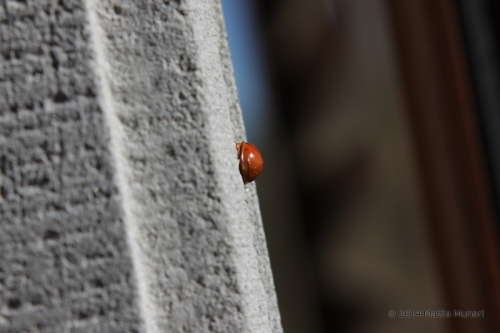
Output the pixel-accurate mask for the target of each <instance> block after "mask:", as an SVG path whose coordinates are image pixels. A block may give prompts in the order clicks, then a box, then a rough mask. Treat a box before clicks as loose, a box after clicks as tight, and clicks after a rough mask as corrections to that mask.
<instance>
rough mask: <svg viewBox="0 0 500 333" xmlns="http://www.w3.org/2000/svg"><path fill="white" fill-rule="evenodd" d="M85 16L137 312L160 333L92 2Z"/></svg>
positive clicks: (150, 329)
mask: <svg viewBox="0 0 500 333" xmlns="http://www.w3.org/2000/svg"><path fill="white" fill-rule="evenodd" d="M83 1H84V3H85V8H86V12H87V17H88V24H87V29H88V31H89V33H90V40H91V43H92V45H93V50H94V61H93V65H94V68H93V69H94V75H95V78H96V85H97V87H98V91H99V93H98V94H97V95H98V100H99V102H100V106H101V109H102V111H103V114H104V115H105V117H104V119H105V120H106V125H107V126H106V127H107V130H108V133H109V138H110V147H109V150H110V152H111V155H112V157H113V160H114V163H113V165H114V169H115V177H114V180H115V183H116V186H117V187H118V190H119V192H120V194H121V209H122V211H123V220H124V225H125V229H126V230H125V231H126V235H127V243H128V245H129V248H130V256H131V260H132V264H133V272H134V275H135V280H136V283H137V294H138V295H137V296H138V299H139V302H138V304H139V311H140V314H141V316H142V319H143V325H144V326H143V327H144V329H145V332H147V333H157V332H160V330H159V328H158V327H157V326H156V325H155V324H156V320H155V307H154V306H153V304H152V302H151V300H150V299H149V296H148V295H149V294H150V292H149V290H148V289H149V288H148V283H147V281H148V276H150V274H151V272H148V268H147V266H146V265H144V263H143V262H142V260H141V251H140V246H139V240H138V239H137V238H136V237H135V236H137V235H138V234H139V232H138V231H139V230H138V221H137V219H136V218H135V216H134V214H132V211H131V207H132V206H133V205H134V202H133V200H132V196H131V189H130V187H129V182H128V181H127V173H128V172H127V169H128V162H127V159H126V158H125V157H124V154H123V151H124V149H125V148H124V146H123V145H122V143H123V140H124V138H123V136H124V133H123V128H122V124H121V123H120V121H119V120H118V114H117V112H116V105H115V102H114V101H113V94H112V92H111V87H110V82H109V77H110V76H112V75H113V74H112V71H111V68H110V66H109V63H108V61H107V57H106V46H105V42H104V39H103V37H104V31H103V29H102V28H101V25H100V24H101V23H100V20H99V17H98V9H97V2H96V0H83Z"/></svg>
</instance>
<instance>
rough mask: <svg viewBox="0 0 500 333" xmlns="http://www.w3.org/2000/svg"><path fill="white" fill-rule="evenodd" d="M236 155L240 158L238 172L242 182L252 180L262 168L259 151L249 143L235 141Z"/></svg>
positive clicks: (262, 160)
mask: <svg viewBox="0 0 500 333" xmlns="http://www.w3.org/2000/svg"><path fill="white" fill-rule="evenodd" d="M236 155H237V156H238V159H239V160H240V173H241V177H242V178H243V182H244V183H245V184H248V183H250V182H253V181H254V180H255V179H256V178H257V177H258V176H259V174H260V173H261V171H262V169H263V168H264V159H263V158H262V154H261V153H260V151H259V150H258V149H257V147H255V146H254V145H253V144H251V143H246V142H236Z"/></svg>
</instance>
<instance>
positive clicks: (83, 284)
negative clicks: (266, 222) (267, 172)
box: [0, 0, 282, 332]
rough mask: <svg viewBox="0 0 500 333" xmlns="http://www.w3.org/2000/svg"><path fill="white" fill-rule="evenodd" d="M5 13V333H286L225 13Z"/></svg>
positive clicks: (11, 5)
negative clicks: (247, 172)
mask: <svg viewBox="0 0 500 333" xmlns="http://www.w3.org/2000/svg"><path fill="white" fill-rule="evenodd" d="M1 4H2V6H0V51H1V52H0V54H1V57H2V58H1V62H0V66H1V67H0V151H1V155H0V171H1V174H0V176H1V188H0V190H1V191H0V194H1V196H0V214H1V221H0V332H281V331H282V330H281V324H280V319H279V314H278V309H277V303H276V297H275V293H274V286H273V282H272V275H271V271H270V266H269V260H268V256H267V248H266V244H265V239H264V233H263V229H262V222H261V218H260V211H259V207H258V201H257V196H256V188H255V185H253V184H251V185H250V186H249V189H248V191H245V188H244V185H243V182H242V181H241V177H240V175H239V172H238V167H237V159H236V155H235V147H234V141H235V140H243V139H244V138H245V132H244V128H243V123H242V118H241V112H240V109H239V105H238V98H237V93H236V88H235V84H234V79H233V72H232V65H231V63H230V58H229V51H228V48H227V43H226V35H225V28H224V23H223V19H222V14H221V8H220V4H219V1H217V0H206V1H202V0H186V1H180V0H178V1H167V0H165V1H160V0H154V1H142V0H129V1H117V0H115V1H112V0H106V1H100V0H73V1H72V0H59V1H55V0H23V1H21V0H18V1H12V0H7V1H5V0H2V2H1Z"/></svg>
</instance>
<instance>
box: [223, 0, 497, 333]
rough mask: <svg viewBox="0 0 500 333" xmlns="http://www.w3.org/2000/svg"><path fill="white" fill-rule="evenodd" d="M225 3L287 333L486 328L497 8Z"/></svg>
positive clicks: (492, 257) (492, 247) (493, 305)
mask: <svg viewBox="0 0 500 333" xmlns="http://www.w3.org/2000/svg"><path fill="white" fill-rule="evenodd" d="M233 1H234V0H231V1H223V6H224V11H225V16H226V22H227V28H228V34H229V38H230V47H231V50H232V53H233V61H234V62H235V72H236V77H237V83H238V86H239V90H240V95H241V99H242V108H243V112H244V114H245V121H246V123H247V129H248V136H249V141H250V142H253V143H256V144H258V146H259V147H260V148H261V150H262V152H263V154H264V157H265V170H264V172H263V173H262V175H261V176H260V178H259V179H258V181H257V185H258V192H259V197H260V202H261V208H262V214H263V219H264V225H265V228H266V235H267V239H268V246H269V251H270V255H271V264H272V267H273V272H274V278H275V283H276V289H277V293H278V301H279V306H280V310H281V315H282V320H283V326H284V329H285V332H287V333H293V332H474V333H476V332H498V331H500V321H499V320H500V319H499V318H500V307H499V299H500V298H499V296H500V295H499V280H498V276H499V275H498V273H499V271H498V267H499V266H498V264H499V261H498V230H497V227H498V226H497V221H498V217H497V204H496V202H497V195H496V193H497V186H496V184H497V182H496V180H497V179H498V177H497V173H498V172H499V169H498V168H497V167H496V166H497V162H496V161H497V155H498V153H499V152H500V149H498V147H499V144H500V140H499V139H498V133H500V120H499V119H500V118H499V115H500V109H499V105H500V103H499V102H498V97H497V96H498V95H499V94H498V93H499V91H498V90H497V89H498V87H499V86H498V80H497V79H498V77H499V75H498V74H499V72H498V67H496V65H497V59H498V58H497V57H496V55H497V49H496V47H497V45H498V41H499V40H498V31H499V30H498V26H497V24H498V23H496V21H495V18H497V19H500V17H498V16H497V14H498V13H499V12H498V8H500V7H499V6H498V3H497V2H496V1H475V2H471V1H465V0H464V1H458V2H454V1H451V0H450V1H445V0H434V1H432V0H426V1H424V0H416V1H414V0H385V1H384V0H350V1H348V0H309V1H305V0H286V1H285V0H281V1H264V0H261V1H259V0H255V1H246V3H245V4H242V5H238V4H235V3H236V2H233ZM238 1H240V2H241V1H243V0H238ZM230 2H231V3H230ZM238 6H240V7H238ZM478 8H479V9H478ZM238 10H239V11H240V12H243V13H246V15H247V18H246V19H247V20H248V24H247V25H246V29H247V30H251V32H250V33H248V31H247V32H246V34H245V33H241V31H240V32H238V29H244V28H241V27H240V28H238V24H240V25H241V22H245V19H244V18H238V15H240V14H241V13H240V14H238ZM243 15H244V14H243ZM249 36H250V37H249ZM241 50H243V51H241ZM255 50H257V51H255ZM252 52H256V53H255V54H256V55H255V56H254V57H253V58H252V57H251V56H250V55H249V54H250V53H252ZM248 58H251V59H250V61H249V60H248ZM252 59H253V60H252ZM245 61H246V62H245ZM252 61H253V62H252ZM255 64H257V65H256V66H257V67H253V66H254V65H255ZM259 71H260V73H261V74H260V76H259V77H258V78H257V79H255V78H253V75H254V73H252V72H259ZM242 73H243V74H242ZM252 78H253V79H252ZM245 80H247V81H248V82H254V83H256V84H257V88H254V89H253V90H252V89H249V88H248V87H249V86H250V85H251V84H250V83H248V82H246V81H245ZM252 80H253V81H252ZM252 103H253V104H252ZM257 109H258V110H257ZM252 112H254V113H252ZM497 130H498V131H497ZM497 132H498V133H497ZM389 310H395V311H396V318H390V317H389V316H388V311H389ZM400 310H410V312H406V313H404V315H405V316H408V315H409V316H410V317H411V316H412V315H414V314H415V315H416V317H415V318H398V317H399V315H400V314H401V313H400ZM418 310H421V311H424V310H433V311H436V310H446V311H450V312H451V313H452V317H453V311H454V310H463V311H480V310H485V311H484V313H485V315H484V318H479V319H464V318H450V319H443V318H441V319H436V318H423V317H418V312H417V311H418ZM411 311H414V312H411ZM421 315H422V316H423V312H422V313H421Z"/></svg>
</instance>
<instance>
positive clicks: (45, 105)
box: [0, 1, 140, 332]
mask: <svg viewBox="0 0 500 333" xmlns="http://www.w3.org/2000/svg"><path fill="white" fill-rule="evenodd" d="M0 17H1V29H2V35H1V36H2V37H1V48H2V50H1V51H2V60H1V62H2V64H1V66H2V71H1V81H2V82H1V83H0V113H1V116H0V122H1V123H0V128H1V136H0V147H1V148H0V149H1V160H0V161H1V162H0V163H1V165H0V167H1V172H2V174H1V186H2V187H1V188H2V191H1V194H2V196H1V199H0V207H1V212H0V216H1V225H0V228H1V231H0V262H1V267H0V304H2V305H3V306H2V308H1V310H0V311H1V313H0V331H2V332H3V329H5V327H9V329H8V330H9V331H16V332H20V331H25V330H26V331H27V330H35V329H36V330H37V331H41V332H49V331H50V332H64V331H68V330H71V331H74V332H76V331H80V332H88V331H91V330H94V329H95V328H96V327H101V328H102V329H103V330H106V331H108V332H115V331H116V332H117V331H122V332H125V331H127V332H139V331H140V317H139V313H138V308H137V304H136V302H135V299H136V288H135V281H134V273H133V269H132V262H131V259H130V252H129V249H128V245H127V240H126V231H125V228H124V225H123V221H122V213H121V208H120V195H119V194H118V192H117V189H116V187H115V185H114V182H113V174H114V171H113V170H114V168H113V162H112V158H111V155H110V151H109V146H108V142H109V138H108V135H107V134H106V133H107V130H106V128H105V119H104V115H103V113H102V111H101V108H100V106H99V104H98V101H97V98H96V94H97V92H96V87H95V83H94V81H95V77H94V75H93V68H92V63H91V59H92V58H93V51H92V49H91V47H90V45H89V43H90V42H89V33H88V30H87V28H86V14H85V9H84V6H83V3H82V2H80V1H73V2H67V3H65V5H64V6H62V5H61V6H54V5H52V4H50V3H48V2H43V1H36V2H26V3H22V2H14V1H7V2H6V3H5V5H3V6H2V8H1V9H0Z"/></svg>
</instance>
